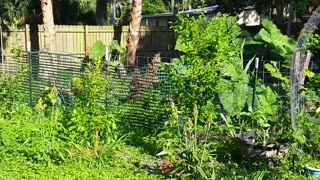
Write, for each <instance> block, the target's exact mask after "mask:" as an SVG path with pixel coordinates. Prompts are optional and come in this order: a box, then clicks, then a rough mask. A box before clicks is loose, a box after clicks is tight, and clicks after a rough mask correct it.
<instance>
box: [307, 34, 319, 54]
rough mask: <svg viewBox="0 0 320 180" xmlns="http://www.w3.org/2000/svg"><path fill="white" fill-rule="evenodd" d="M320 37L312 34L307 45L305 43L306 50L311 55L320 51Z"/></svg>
mask: <svg viewBox="0 0 320 180" xmlns="http://www.w3.org/2000/svg"><path fill="white" fill-rule="evenodd" d="M319 45H320V35H319V34H313V35H312V36H311V37H310V39H309V41H308V43H307V49H308V50H310V51H311V52H312V53H316V52H319V50H320V46H319Z"/></svg>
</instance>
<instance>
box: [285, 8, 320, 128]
mask: <svg viewBox="0 0 320 180" xmlns="http://www.w3.org/2000/svg"><path fill="white" fill-rule="evenodd" d="M319 23H320V7H318V8H317V9H316V10H315V11H314V13H313V15H312V16H311V17H310V19H309V20H308V22H307V23H306V24H305V27H304V28H303V29H302V31H301V32H300V35H299V37H298V40H297V44H296V48H295V52H294V54H293V60H292V62H291V70H290V79H291V82H290V83H291V86H290V104H291V120H292V127H293V128H294V129H296V128H297V127H298V124H297V117H298V116H299V114H300V113H301V112H302V111H303V109H304V104H305V99H304V98H303V96H302V95H301V94H300V93H299V92H300V90H301V89H302V88H303V85H304V80H305V74H304V70H307V69H308V68H309V63H310V59H311V54H310V52H309V51H307V44H308V42H309V40H310V38H311V37H312V35H313V33H314V32H315V31H316V30H317V28H318V25H319Z"/></svg>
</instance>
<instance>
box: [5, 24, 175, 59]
mask: <svg viewBox="0 0 320 180" xmlns="http://www.w3.org/2000/svg"><path fill="white" fill-rule="evenodd" d="M2 29H3V30H2V35H3V41H4V49H5V52H6V53H9V50H10V49H12V47H20V48H21V49H23V50H30V49H36V50H40V51H41V50H43V47H44V28H43V25H25V26H23V27H20V28H19V29H18V30H12V29H9V28H6V27H5V26H2ZM55 30H56V51H57V52H70V53H88V50H89V49H90V47H91V46H92V45H93V44H94V43H95V42H96V41H97V40H101V41H102V42H104V44H105V45H109V44H110V42H111V41H112V40H118V42H119V43H120V45H121V46H122V47H125V46H126V39H127V36H128V31H129V28H128V26H122V27H113V26H87V25H72V26H71V25H56V26H55ZM140 37H141V38H140V42H139V48H138V51H146V52H148V51H152V52H155V51H168V50H172V49H173V48H174V44H175V37H174V33H173V32H172V31H171V30H170V29H168V27H149V26H142V27H141V30H140Z"/></svg>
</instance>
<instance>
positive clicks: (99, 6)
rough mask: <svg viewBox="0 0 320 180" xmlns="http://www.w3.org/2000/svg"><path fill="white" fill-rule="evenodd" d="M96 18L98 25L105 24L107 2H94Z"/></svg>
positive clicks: (101, 0) (100, 0) (104, 0)
mask: <svg viewBox="0 0 320 180" xmlns="http://www.w3.org/2000/svg"><path fill="white" fill-rule="evenodd" d="M96 17H97V23H98V25H105V24H106V23H107V0H97V1H96Z"/></svg>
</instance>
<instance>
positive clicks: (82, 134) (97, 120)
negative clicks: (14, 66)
mask: <svg viewBox="0 0 320 180" xmlns="http://www.w3.org/2000/svg"><path fill="white" fill-rule="evenodd" d="M104 50H105V46H104V45H103V44H102V42H101V41H98V42H97V43H96V44H95V45H94V46H93V47H92V48H91V50H90V58H91V59H92V60H91V61H89V62H88V63H87V70H86V71H85V72H84V73H82V74H81V76H80V77H79V78H74V79H73V93H74V95H75V98H74V101H73V108H72V110H71V111H72V112H71V115H70V121H67V122H66V126H67V129H68V131H67V133H68V137H69V138H70V140H71V141H72V142H74V143H76V144H79V145H82V146H84V147H88V148H90V149H92V150H93V153H97V152H98V151H99V150H101V147H102V145H103V144H110V143H112V142H114V141H115V140H116V138H117V137H118V135H117V132H116V128H117V126H116V118H115V117H114V116H113V114H112V113H110V112H108V111H107V109H106V102H105V101H106V95H107V88H108V76H107V75H106V74H105V73H102V71H101V64H102V57H103V56H104V55H105V54H104V53H105V51H104Z"/></svg>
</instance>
